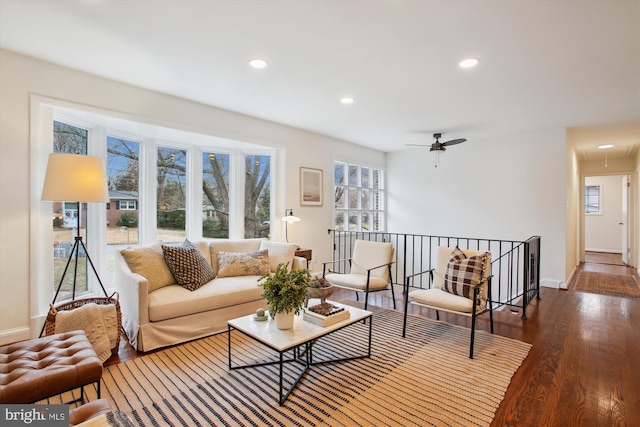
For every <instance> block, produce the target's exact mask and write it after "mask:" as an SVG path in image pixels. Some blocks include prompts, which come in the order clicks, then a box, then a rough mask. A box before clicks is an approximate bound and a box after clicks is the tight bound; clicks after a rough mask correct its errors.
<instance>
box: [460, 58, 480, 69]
mask: <svg viewBox="0 0 640 427" xmlns="http://www.w3.org/2000/svg"><path fill="white" fill-rule="evenodd" d="M478 62H480V60H479V59H478V58H467V59H463V60H462V61H460V62H459V63H458V65H459V66H460V68H473V67H475V66H476V65H478Z"/></svg>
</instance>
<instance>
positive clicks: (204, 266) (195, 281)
mask: <svg viewBox="0 0 640 427" xmlns="http://www.w3.org/2000/svg"><path fill="white" fill-rule="evenodd" d="M162 252H164V259H165V260H166V261H167V265H168V266H169V269H170V270H171V273H173V277H175V279H176V283H177V284H178V285H180V286H182V287H184V288H186V289H189V290H190V291H195V290H196V289H198V288H200V287H201V286H202V285H204V284H205V283H207V282H208V281H210V280H213V279H215V277H216V273H215V272H214V271H213V269H212V268H211V266H210V265H209V263H208V262H207V260H206V259H205V257H204V256H203V255H202V253H201V252H200V250H199V249H198V247H197V246H195V245H194V244H193V243H191V242H190V241H189V240H185V241H184V243H183V244H182V246H168V245H162Z"/></svg>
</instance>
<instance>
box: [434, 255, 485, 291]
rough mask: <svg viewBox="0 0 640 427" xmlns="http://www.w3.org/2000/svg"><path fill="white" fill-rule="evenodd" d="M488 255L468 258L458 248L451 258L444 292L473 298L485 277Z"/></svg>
mask: <svg viewBox="0 0 640 427" xmlns="http://www.w3.org/2000/svg"><path fill="white" fill-rule="evenodd" d="M486 257H487V254H486V253H484V254H481V255H474V256H470V257H467V256H466V255H465V253H464V252H462V251H461V250H460V248H458V247H457V246H456V247H455V249H454V250H453V252H452V253H451V255H450V257H449V262H448V264H447V269H446V271H445V274H444V284H443V286H442V290H444V291H445V292H449V293H452V294H455V295H460V296H463V297H465V298H473V289H474V288H475V287H476V286H478V285H479V284H480V283H481V282H482V281H483V279H484V277H485V271H484V270H485V264H486V259H487V258H486Z"/></svg>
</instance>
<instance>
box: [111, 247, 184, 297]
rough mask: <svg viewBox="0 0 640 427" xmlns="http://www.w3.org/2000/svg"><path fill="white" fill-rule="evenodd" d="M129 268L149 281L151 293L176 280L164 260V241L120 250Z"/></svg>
mask: <svg viewBox="0 0 640 427" xmlns="http://www.w3.org/2000/svg"><path fill="white" fill-rule="evenodd" d="M120 253H121V254H122V257H123V258H124V260H125V261H126V262H127V265H128V266H129V269H130V270H131V271H132V272H134V273H138V274H140V275H141V276H143V277H144V278H145V279H147V281H148V282H149V293H151V292H153V291H155V290H156V289H159V288H162V287H163V286H168V285H173V284H175V283H176V280H175V279H174V277H173V274H172V273H171V270H169V266H168V265H167V263H166V261H165V260H164V254H163V252H162V243H161V242H157V243H153V244H151V245H146V246H137V247H131V248H127V249H122V250H121V251H120Z"/></svg>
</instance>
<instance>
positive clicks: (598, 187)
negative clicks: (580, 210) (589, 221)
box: [584, 184, 602, 215]
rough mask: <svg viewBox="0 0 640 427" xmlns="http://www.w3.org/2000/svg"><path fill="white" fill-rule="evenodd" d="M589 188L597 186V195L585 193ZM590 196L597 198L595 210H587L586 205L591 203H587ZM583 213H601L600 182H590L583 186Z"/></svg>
mask: <svg viewBox="0 0 640 427" xmlns="http://www.w3.org/2000/svg"><path fill="white" fill-rule="evenodd" d="M590 188H597V192H598V194H597V195H590V194H587V193H588V191H589V189H590ZM591 197H595V198H597V207H598V210H597V211H589V210H588V206H590V205H592V204H593V203H588V202H587V200H588V199H589V198H591ZM584 214H585V215H602V184H592V185H585V186H584Z"/></svg>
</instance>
